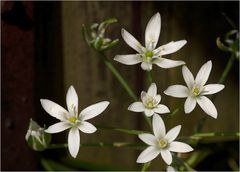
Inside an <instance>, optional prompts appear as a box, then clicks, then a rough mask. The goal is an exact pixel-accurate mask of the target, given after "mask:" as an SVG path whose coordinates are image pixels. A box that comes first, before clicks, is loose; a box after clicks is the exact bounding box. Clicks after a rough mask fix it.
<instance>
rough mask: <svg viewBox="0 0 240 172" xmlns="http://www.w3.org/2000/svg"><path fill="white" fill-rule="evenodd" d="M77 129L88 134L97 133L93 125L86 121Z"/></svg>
mask: <svg viewBox="0 0 240 172" xmlns="http://www.w3.org/2000/svg"><path fill="white" fill-rule="evenodd" d="M78 129H79V130H81V131H82V132H84V133H89V134H90V133H94V132H95V131H97V128H96V127H95V126H94V125H92V124H91V123H89V122H86V121H83V122H81V124H80V125H79V126H78Z"/></svg>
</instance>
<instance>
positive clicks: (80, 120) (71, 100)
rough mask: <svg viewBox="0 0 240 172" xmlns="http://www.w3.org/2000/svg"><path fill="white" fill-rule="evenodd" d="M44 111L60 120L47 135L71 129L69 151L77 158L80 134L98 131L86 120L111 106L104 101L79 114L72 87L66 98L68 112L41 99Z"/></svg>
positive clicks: (76, 99) (75, 94) (51, 127)
mask: <svg viewBox="0 0 240 172" xmlns="http://www.w3.org/2000/svg"><path fill="white" fill-rule="evenodd" d="M40 101H41V104H42V107H43V108H44V110H45V111H46V112H47V113H48V114H50V115H51V116H53V117H55V118H57V119H59V120H60V121H61V122H58V123H56V124H54V125H51V126H49V127H48V129H46V130H45V132H47V133H59V132H62V131H64V130H67V129H69V128H70V131H69V134H68V149H69V152H70V154H71V155H72V157H74V158H76V156H77V154H78V151H79V146H80V133H79V130H80V131H82V132H84V133H94V132H95V131H96V130H97V129H96V127H95V126H93V125H92V124H91V123H89V122H87V121H86V120H88V119H91V118H93V117H95V116H97V115H99V114H100V113H102V112H103V111H104V110H105V109H106V108H107V106H108V105H109V102H108V101H102V102H99V103H96V104H93V105H91V106H88V107H87V108H85V109H84V110H82V111H81V112H80V113H79V114H78V95H77V93H76V91H75V89H74V87H73V86H70V88H69V89H68V92H67V96H66V102H67V107H68V111H67V110H65V109H64V108H63V107H61V106H60V105H58V104H56V103H54V102H52V101H51V100H47V99H41V100H40Z"/></svg>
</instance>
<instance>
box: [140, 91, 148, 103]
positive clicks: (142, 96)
mask: <svg viewBox="0 0 240 172" xmlns="http://www.w3.org/2000/svg"><path fill="white" fill-rule="evenodd" d="M141 100H142V102H143V103H145V102H146V101H147V93H146V92H145V91H142V92H141Z"/></svg>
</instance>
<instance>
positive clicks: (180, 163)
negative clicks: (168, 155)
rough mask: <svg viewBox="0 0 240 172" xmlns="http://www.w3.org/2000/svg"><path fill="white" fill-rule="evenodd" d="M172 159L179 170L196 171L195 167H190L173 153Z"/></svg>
mask: <svg viewBox="0 0 240 172" xmlns="http://www.w3.org/2000/svg"><path fill="white" fill-rule="evenodd" d="M173 159H174V162H175V163H176V164H178V166H179V170H180V171H194V172H195V171H196V170H195V169H193V168H192V167H190V166H189V164H188V163H186V162H185V161H183V160H182V159H181V158H179V157H178V156H176V155H174V154H173Z"/></svg>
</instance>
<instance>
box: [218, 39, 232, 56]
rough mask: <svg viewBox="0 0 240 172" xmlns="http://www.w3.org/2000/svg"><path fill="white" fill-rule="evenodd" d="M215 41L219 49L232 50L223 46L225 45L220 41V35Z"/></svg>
mask: <svg viewBox="0 0 240 172" xmlns="http://www.w3.org/2000/svg"><path fill="white" fill-rule="evenodd" d="M216 43H217V46H218V48H219V49H220V50H222V51H225V52H232V50H231V49H230V48H229V47H227V46H225V45H224V44H223V43H222V42H221V41H220V37H218V38H217V40H216Z"/></svg>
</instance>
